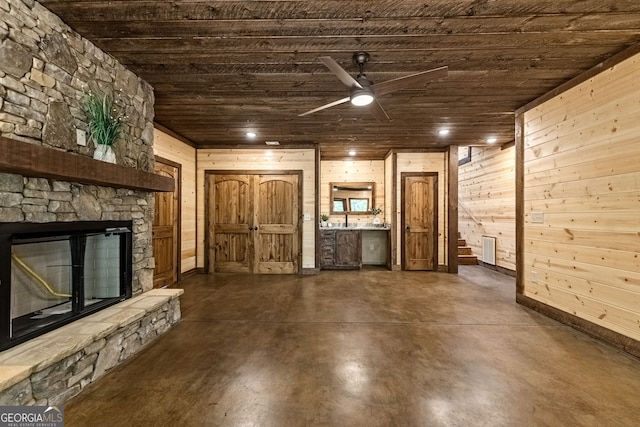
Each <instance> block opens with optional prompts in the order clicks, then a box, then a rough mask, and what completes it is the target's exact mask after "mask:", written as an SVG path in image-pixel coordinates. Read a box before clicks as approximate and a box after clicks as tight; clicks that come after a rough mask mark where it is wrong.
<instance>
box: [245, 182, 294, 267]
mask: <svg viewBox="0 0 640 427" xmlns="http://www.w3.org/2000/svg"><path fill="white" fill-rule="evenodd" d="M254 179H255V180H256V193H257V195H256V203H255V207H256V209H255V212H254V218H255V219H254V222H253V224H254V226H253V247H254V248H255V251H254V272H256V273H275V274H294V273H297V272H298V253H299V248H298V222H299V218H298V211H299V208H298V204H299V200H298V176H297V175H257V176H255V178H254Z"/></svg>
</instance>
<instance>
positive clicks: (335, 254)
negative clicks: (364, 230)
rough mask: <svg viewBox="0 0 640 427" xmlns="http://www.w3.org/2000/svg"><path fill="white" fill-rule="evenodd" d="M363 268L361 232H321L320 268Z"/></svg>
mask: <svg viewBox="0 0 640 427" xmlns="http://www.w3.org/2000/svg"><path fill="white" fill-rule="evenodd" d="M361 267H362V234H361V232H360V231H359V230H320V268H321V269H325V270H328V269H336V270H338V269H339V270H358V269H360V268H361Z"/></svg>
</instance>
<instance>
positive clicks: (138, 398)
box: [65, 266, 640, 427]
mask: <svg viewBox="0 0 640 427" xmlns="http://www.w3.org/2000/svg"><path fill="white" fill-rule="evenodd" d="M180 286H181V287H183V288H184V289H185V294H184V296H183V298H182V307H183V319H182V321H181V323H179V324H178V325H177V326H176V327H175V328H174V329H172V330H171V331H170V332H168V333H167V334H166V335H164V336H163V337H161V338H159V339H158V340H156V341H155V342H153V343H152V344H150V345H149V346H148V347H147V348H146V349H144V350H143V351H142V352H140V353H139V354H138V355H136V356H134V357H133V358H132V359H131V360H130V361H128V362H127V363H125V364H124V365H122V366H120V367H118V368H116V369H114V370H113V372H111V373H110V374H108V375H107V376H105V377H104V378H102V379H101V380H99V381H98V382H97V383H96V384H94V385H92V386H90V387H89V388H88V389H87V390H85V392H84V393H83V394H82V395H80V396H78V397H76V398H75V399H74V400H72V401H71V402H69V403H68V404H67V405H66V406H65V421H66V424H65V425H66V426H68V427H69V426H88V425H91V426H306V425H326V426H367V427H371V426H395V425H397V426H638V425H640V361H639V360H638V359H635V358H633V357H631V356H628V355H626V354H624V353H621V352H619V351H617V350H615V349H613V348H612V347H609V346H607V345H605V344H602V343H600V342H599V341H596V340H594V339H592V338H590V337H588V336H586V335H584V334H582V333H580V332H577V331H575V330H573V329H571V328H569V327H566V326H563V325H561V324H559V323H557V322H555V321H552V320H550V319H547V318H545V317H543V316H541V315H539V314H537V313H535V312H532V311H530V310H528V309H526V308H524V307H521V306H519V305H517V304H516V303H515V302H514V292H515V291H514V288H515V284H514V279H513V278H511V277H508V276H504V275H502V274H499V273H496V272H493V271H489V270H487V269H485V268H482V267H477V266H473V267H466V266H462V267H461V272H460V274H459V275H458V276H456V275H449V274H441V273H420V272H390V271H386V270H381V269H368V270H366V271H362V272H348V271H338V272H322V273H321V274H319V275H316V276H247V275H237V274H220V275H214V276H196V277H192V278H190V279H188V280H186V281H185V282H183V283H181V284H180Z"/></svg>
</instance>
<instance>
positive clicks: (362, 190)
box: [329, 182, 376, 215]
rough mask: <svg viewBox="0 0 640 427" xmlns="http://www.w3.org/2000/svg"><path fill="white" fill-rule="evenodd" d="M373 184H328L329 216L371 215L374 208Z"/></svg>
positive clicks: (374, 184) (374, 185)
mask: <svg viewBox="0 0 640 427" xmlns="http://www.w3.org/2000/svg"><path fill="white" fill-rule="evenodd" d="M375 189H376V183H375V182H332V183H330V184H329V194H330V196H329V197H330V206H331V215H340V214H349V215H371V209H373V208H374V207H375Z"/></svg>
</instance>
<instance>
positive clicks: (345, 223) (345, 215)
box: [344, 213, 349, 228]
mask: <svg viewBox="0 0 640 427" xmlns="http://www.w3.org/2000/svg"><path fill="white" fill-rule="evenodd" d="M347 227H349V214H346V213H345V214H344V228H347Z"/></svg>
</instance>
